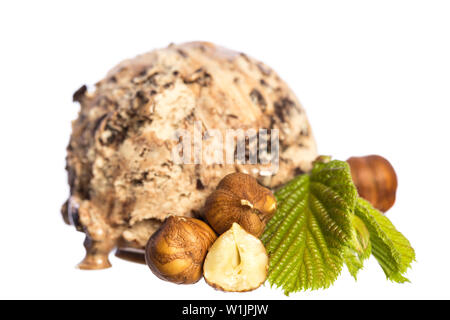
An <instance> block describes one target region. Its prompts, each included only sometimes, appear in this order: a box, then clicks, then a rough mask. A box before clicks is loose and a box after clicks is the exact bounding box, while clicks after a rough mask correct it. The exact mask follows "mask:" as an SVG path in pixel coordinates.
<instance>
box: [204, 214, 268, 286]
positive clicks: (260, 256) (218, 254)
mask: <svg viewBox="0 0 450 320" xmlns="http://www.w3.org/2000/svg"><path fill="white" fill-rule="evenodd" d="M268 268H269V258H268V256H267V252H266V249H265V248H264V245H263V243H262V242H261V240H259V239H258V238H256V237H255V236H253V235H251V234H250V233H248V232H246V231H245V230H244V229H243V228H242V227H241V226H240V225H238V224H237V223H233V225H232V227H231V228H230V230H228V231H227V232H225V233H223V234H222V235H221V236H220V237H219V238H218V239H217V240H216V242H214V244H213V245H212V246H211V248H210V249H209V252H208V255H207V256H206V259H205V264H204V267H203V275H204V278H205V281H206V282H207V283H208V284H209V285H210V286H212V287H214V288H216V289H218V290H223V291H231V292H244V291H251V290H255V289H257V288H258V287H259V286H261V284H263V283H264V281H266V278H267V271H268Z"/></svg>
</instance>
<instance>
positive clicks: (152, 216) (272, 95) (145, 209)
mask: <svg viewBox="0 0 450 320" xmlns="http://www.w3.org/2000/svg"><path fill="white" fill-rule="evenodd" d="M73 99H74V101H77V102H79V103H80V106H81V110H80V113H79V115H78V118H77V119H76V120H75V121H74V122H73V124H72V127H73V130H72V136H71V138H70V143H69V146H68V148H67V171H68V175H69V184H70V197H69V199H68V200H67V202H66V203H65V204H64V206H63V208H62V213H63V218H64V220H65V221H66V222H67V223H70V224H73V225H75V226H76V228H77V229H78V230H79V231H82V232H84V233H85V234H86V240H85V244H84V245H85V247H86V251H87V254H86V257H85V259H84V260H83V261H82V262H81V263H80V264H79V267H80V268H82V269H102V268H107V267H109V266H110V263H109V261H108V254H109V252H110V251H111V250H112V249H114V248H116V247H118V248H119V251H118V252H119V256H124V255H125V253H128V255H127V257H128V258H130V257H132V255H133V254H134V255H135V257H136V258H137V259H138V260H139V259H140V257H141V255H140V254H141V252H143V248H144V247H145V244H146V242H147V241H148V239H149V238H150V236H151V235H152V234H153V232H154V231H155V230H156V229H157V228H158V227H159V226H160V225H161V223H162V221H163V220H164V219H165V218H166V217H167V216H168V215H169V214H172V215H180V216H188V217H199V216H201V209H202V207H203V205H204V203H205V200H206V198H207V196H208V195H209V194H210V193H211V192H212V191H213V190H214V189H215V187H216V186H217V184H218V182H219V181H220V180H221V179H222V178H223V177H224V176H225V175H227V174H229V173H232V172H244V173H248V174H251V175H252V176H254V177H255V178H257V179H258V181H260V182H261V183H262V184H263V185H265V186H267V187H269V188H272V189H273V188H276V187H277V186H279V185H281V184H283V183H284V182H286V181H288V180H290V179H291V178H292V177H293V176H294V175H296V174H299V173H301V172H304V171H308V170H310V168H311V164H312V161H313V160H314V159H315V158H316V156H317V154H316V145H315V141H314V138H313V136H312V132H311V128H310V125H309V123H308V119H307V117H306V114H305V111H304V110H303V108H302V106H301V105H300V103H299V101H298V100H297V98H296V97H295V95H294V93H293V92H292V91H291V90H290V89H289V87H288V86H287V85H286V84H285V83H284V82H283V81H282V80H281V79H280V78H279V77H278V75H277V74H276V73H275V72H274V71H273V70H272V69H270V68H269V67H267V66H266V65H264V64H263V63H261V62H259V61H257V60H254V59H252V58H250V57H248V56H246V55H245V54H243V53H239V52H234V51H230V50H227V49H224V48H222V47H219V46H215V45H213V44H211V43H206V42H192V43H185V44H181V45H170V46H169V47H167V48H165V49H158V50H154V51H151V52H149V53H146V54H143V55H140V56H137V57H136V58H134V59H130V60H125V61H123V62H122V63H120V64H119V65H117V66H116V67H115V68H113V69H112V70H111V71H110V72H109V73H108V74H107V76H106V77H105V78H104V79H103V80H101V81H100V82H98V83H97V84H96V86H95V90H92V92H91V91H90V90H87V88H86V86H83V87H81V88H80V89H79V90H78V91H77V92H76V93H75V94H74V96H73ZM195 123H200V124H201V130H202V131H203V132H206V131H207V130H212V129H217V130H220V132H224V134H223V136H225V130H227V129H243V130H249V129H255V130H259V129H278V130H279V139H280V147H279V155H280V157H279V168H278V170H277V171H276V172H274V171H272V172H271V171H270V170H269V169H268V167H267V165H261V164H255V165H251V164H238V163H235V164H207V163H201V164H177V163H175V162H174V161H173V157H172V150H173V149H174V148H175V146H176V145H177V144H178V143H179V141H177V139H175V138H176V136H175V133H176V132H177V130H186V131H189V132H191V131H192V130H193V128H194V124H195ZM203 140H204V141H202V142H203V146H204V148H205V149H207V146H208V143H213V142H209V141H208V139H207V137H206V138H205V137H204V138H203Z"/></svg>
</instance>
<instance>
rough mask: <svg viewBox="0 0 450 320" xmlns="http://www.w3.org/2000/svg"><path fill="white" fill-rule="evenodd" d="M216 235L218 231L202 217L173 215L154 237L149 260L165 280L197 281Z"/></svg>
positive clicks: (147, 247) (152, 268)
mask: <svg viewBox="0 0 450 320" xmlns="http://www.w3.org/2000/svg"><path fill="white" fill-rule="evenodd" d="M216 238H217V236H216V234H215V233H214V231H213V230H212V229H211V228H210V227H209V226H208V225H207V224H206V223H204V222H203V221H201V220H198V219H194V218H188V217H180V216H169V217H167V218H166V219H165V220H164V222H163V224H162V225H161V227H160V228H159V229H158V230H157V231H156V232H155V233H154V234H153V235H152V236H151V237H150V239H149V241H148V243H147V246H146V248H145V260H146V263H147V265H148V266H149V268H150V270H151V271H152V272H153V273H154V274H155V275H156V276H157V277H158V278H160V279H162V280H165V281H169V282H173V283H177V284H191V283H196V282H197V281H199V280H200V279H201V277H202V273H203V262H204V260H205V257H206V254H207V252H208V249H209V247H210V246H211V245H212V244H213V243H214V241H215V240H216Z"/></svg>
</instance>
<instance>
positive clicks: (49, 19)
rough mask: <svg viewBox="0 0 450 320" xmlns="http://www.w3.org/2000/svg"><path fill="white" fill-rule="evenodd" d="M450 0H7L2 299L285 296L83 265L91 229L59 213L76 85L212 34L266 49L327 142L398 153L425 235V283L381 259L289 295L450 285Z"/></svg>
mask: <svg viewBox="0 0 450 320" xmlns="http://www.w3.org/2000/svg"><path fill="white" fill-rule="evenodd" d="M449 17H450V7H449V2H445V1H380V0H377V1H307V2H300V1H272V2H265V1H231V0H227V1H178V2H174V1H152V2H150V1H142V2H137V1H123V2H115V1H107V2H106V1H105V2H100V1H95V2H94V1H80V0H78V1H72V2H68V1H54V2H49V1H28V2H22V1H14V2H12V1H8V2H6V1H2V2H1V4H0V93H1V94H0V110H1V114H0V139H1V149H0V150H1V156H0V187H1V190H0V214H1V219H0V248H1V254H0V298H125V299H131V298H138V299H140V298H143V299H155V298H158V299H178V298H180V299H186V298H194V299H205V298H209V299H241V298H242V299H284V298H285V297H284V295H283V294H282V293H281V292H280V291H277V290H272V289H270V288H268V287H263V288H260V289H259V290H257V291H254V292H251V293H245V294H231V293H229V294H225V293H222V292H218V291H215V290H213V289H212V288H210V287H209V286H207V285H206V284H205V283H204V282H203V281H201V282H199V283H198V284H196V285H193V286H177V285H174V284H170V283H166V282H163V281H160V280H159V279H157V278H156V277H155V276H153V274H152V273H151V272H150V271H149V270H148V268H147V267H146V266H144V265H137V264H132V263H128V262H124V261H122V260H118V259H116V258H115V257H111V261H112V263H113V265H114V266H113V268H111V269H108V270H104V271H80V270H77V269H75V265H76V263H77V262H79V260H81V259H82V257H83V254H84V249H83V246H82V242H83V238H84V237H83V234H81V233H78V232H76V231H75V230H74V228H73V227H69V226H66V225H65V224H64V223H63V221H62V219H61V217H60V214H59V210H60V206H61V204H62V203H63V202H64V201H65V199H66V197H67V196H68V186H67V183H66V173H65V171H64V166H65V160H64V158H65V147H66V145H67V143H68V139H69V135H70V130H71V127H70V121H71V120H72V119H74V118H75V117H76V115H77V112H78V105H76V104H73V103H72V102H71V98H72V93H73V92H74V91H75V90H76V89H78V88H79V87H80V86H81V85H83V84H85V83H86V84H93V83H95V82H96V81H98V80H100V79H101V78H102V77H103V76H104V75H105V74H106V72H107V71H108V70H109V69H110V68H111V67H113V66H114V65H115V64H116V63H118V62H119V61H121V60H122V59H125V58H129V57H133V56H135V55H137V54H139V53H142V52H146V51H149V50H151V49H154V48H158V47H164V46H166V45H168V44H169V43H170V42H175V43H179V42H184V41H190V40H208V41H212V42H215V43H217V44H221V45H223V46H226V47H229V48H231V49H235V50H239V51H243V52H246V53H247V54H249V55H251V56H253V57H255V58H257V59H259V60H262V61H264V62H266V63H267V64H268V65H270V66H272V67H273V68H274V69H275V70H277V72H278V73H279V74H280V75H281V77H282V78H284V79H285V80H286V81H287V82H288V83H289V85H290V86H291V88H292V89H293V90H294V91H295V92H296V94H297V95H298V97H299V98H300V100H301V101H302V103H303V105H304V107H305V108H306V111H307V113H308V115H309V119H310V121H311V124H312V127H313V130H314V133H315V136H316V139H317V143H318V146H319V151H320V153H322V154H331V155H333V156H334V157H335V158H338V159H344V160H345V159H346V158H348V157H349V156H353V155H365V154H370V153H376V154H381V155H383V156H385V157H387V158H388V159H389V160H391V162H392V163H393V165H394V167H395V168H396V170H397V173H398V176H399V182H400V185H399V190H398V201H397V204H396V206H395V207H394V209H392V210H391V211H389V213H388V216H389V218H391V220H392V221H393V222H394V224H395V225H396V226H397V227H398V229H399V230H400V231H402V232H403V233H404V234H405V235H406V236H407V237H408V238H409V239H410V240H411V242H412V244H413V246H414V248H415V249H416V251H417V263H415V264H414V265H413V268H412V270H410V271H409V273H408V277H409V278H410V280H411V283H410V284H404V285H399V284H393V283H390V282H388V281H387V280H386V279H385V276H384V274H383V272H382V271H381V269H380V268H379V267H378V265H377V263H376V261H375V260H373V259H372V260H370V261H369V263H368V264H367V266H366V268H365V270H363V271H362V272H361V273H360V276H359V280H358V282H355V281H354V280H353V279H352V278H351V277H350V276H349V274H348V272H347V271H346V270H344V271H343V274H342V276H341V277H340V278H339V280H338V281H336V283H335V285H334V286H333V287H332V288H330V289H328V290H324V291H322V290H321V291H314V292H303V293H297V294H293V295H292V296H291V297H290V299H334V298H343V299H346V298H357V299H359V298H361V299H365V298H375V299H378V298H380V299H391V298H393V299H400V298H450V294H449V291H448V288H449V287H450V281H449V277H448V270H449V262H450V255H449V248H448V245H449V234H450V229H449V228H450V212H449V211H450V210H449V206H448V197H449V193H450V190H449V187H448V185H449V181H450V180H449V179H450V176H449V173H448V167H449V165H448V164H449V156H450V152H449V142H448V138H449V137H450V134H449V121H450V120H449V115H450V114H449V108H450V90H449V89H450V18H449Z"/></svg>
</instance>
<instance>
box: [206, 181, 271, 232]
mask: <svg viewBox="0 0 450 320" xmlns="http://www.w3.org/2000/svg"><path fill="white" fill-rule="evenodd" d="M276 208H277V202H276V199H275V196H274V195H273V194H272V192H271V191H270V190H269V189H267V188H264V187H263V186H261V185H260V184H259V183H258V182H257V181H256V179H255V178H253V177H251V176H249V175H247V174H244V173H240V172H237V173H232V174H229V175H227V176H225V177H224V178H223V179H222V180H221V181H220V183H219V185H218V186H217V188H216V190H215V191H214V192H213V193H212V194H211V195H210V196H209V197H208V199H207V200H206V205H205V217H206V220H207V221H208V223H209V224H210V226H211V227H212V228H213V229H214V230H215V231H216V232H217V233H218V234H222V233H224V232H225V231H227V230H229V229H230V228H231V226H232V225H233V223H235V222H236V223H238V224H239V225H240V226H241V227H242V228H244V229H245V230H246V231H247V232H249V233H251V234H252V235H254V236H256V237H259V236H260V235H261V234H262V233H263V231H264V228H265V226H266V223H267V221H269V219H270V218H272V216H273V215H274V214H275V211H276Z"/></svg>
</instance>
